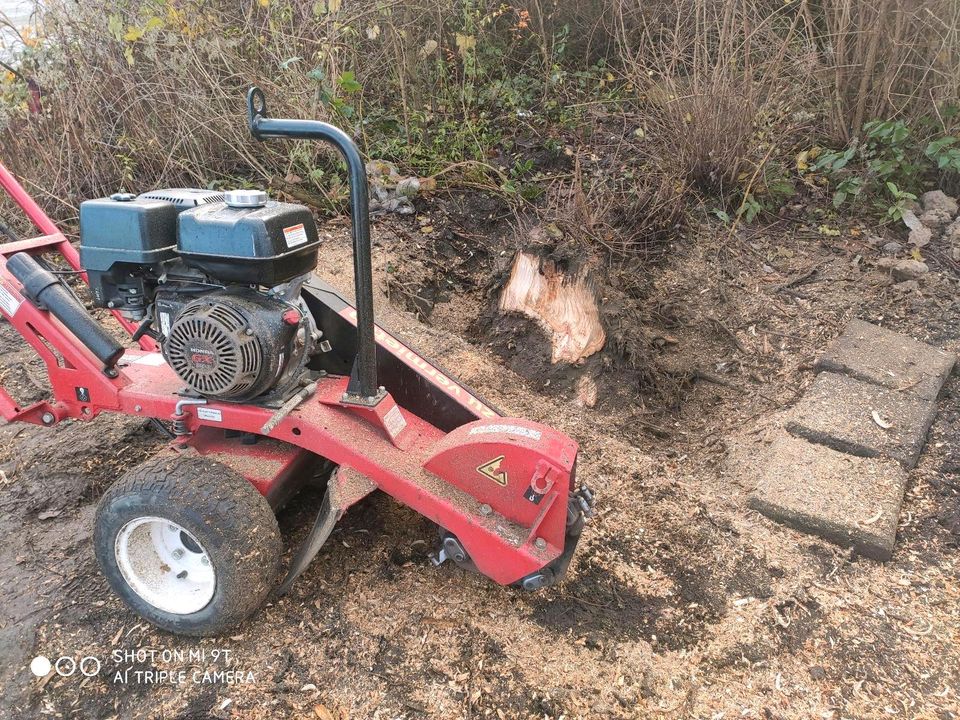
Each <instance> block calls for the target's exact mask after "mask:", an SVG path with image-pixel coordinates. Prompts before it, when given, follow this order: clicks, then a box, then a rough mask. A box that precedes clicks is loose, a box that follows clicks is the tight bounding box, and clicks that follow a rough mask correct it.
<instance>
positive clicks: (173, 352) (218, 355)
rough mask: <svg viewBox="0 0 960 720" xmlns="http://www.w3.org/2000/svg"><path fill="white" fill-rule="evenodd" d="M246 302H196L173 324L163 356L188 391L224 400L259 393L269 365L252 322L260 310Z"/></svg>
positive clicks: (224, 299)
mask: <svg viewBox="0 0 960 720" xmlns="http://www.w3.org/2000/svg"><path fill="white" fill-rule="evenodd" d="M249 304H251V303H250V302H249V301H244V300H242V299H240V298H232V297H229V296H219V297H217V298H216V299H213V298H210V299H202V300H196V301H194V302H192V303H190V304H189V305H187V306H186V307H185V308H184V309H183V311H182V312H181V313H180V314H179V315H178V316H177V318H176V320H174V322H173V324H172V325H171V326H170V332H169V334H168V336H167V339H166V342H165V343H164V348H163V349H164V355H165V356H166V358H167V362H168V363H169V364H170V367H172V368H173V370H174V372H176V373H177V375H179V376H180V379H181V380H183V381H184V382H185V383H186V384H187V385H188V386H189V387H190V388H191V389H193V390H195V391H197V392H199V393H200V394H202V395H205V396H209V397H217V398H223V399H241V398H246V397H251V396H252V395H255V394H257V393H258V392H260V390H261V388H260V387H259V386H260V385H262V380H263V377H264V374H265V373H264V370H265V367H264V366H265V365H266V364H268V363H267V362H266V358H265V354H264V348H262V347H261V343H260V339H259V338H258V336H257V335H258V333H257V332H256V330H255V327H254V323H255V320H254V322H251V320H253V318H251V312H250V311H251V310H253V311H254V314H255V313H256V311H257V309H258V308H256V307H252V308H250V307H245V305H249ZM267 379H268V381H269V376H268V378H267Z"/></svg>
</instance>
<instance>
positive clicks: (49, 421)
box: [40, 412, 57, 425]
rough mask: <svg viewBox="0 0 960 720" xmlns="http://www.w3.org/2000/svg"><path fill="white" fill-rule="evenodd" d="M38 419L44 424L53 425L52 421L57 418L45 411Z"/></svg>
mask: <svg viewBox="0 0 960 720" xmlns="http://www.w3.org/2000/svg"><path fill="white" fill-rule="evenodd" d="M40 419H41V420H43V424H44V425H53V421H54V420H56V419H57V418H55V417H54V415H53V413H48V412H45V413H44V414H43V415H41V416H40Z"/></svg>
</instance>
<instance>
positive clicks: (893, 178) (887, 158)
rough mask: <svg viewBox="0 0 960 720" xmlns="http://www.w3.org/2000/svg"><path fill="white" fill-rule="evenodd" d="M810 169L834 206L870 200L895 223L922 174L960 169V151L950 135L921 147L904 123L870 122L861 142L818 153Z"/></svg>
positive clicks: (914, 193) (865, 126) (913, 192)
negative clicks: (825, 186) (827, 189)
mask: <svg viewBox="0 0 960 720" xmlns="http://www.w3.org/2000/svg"><path fill="white" fill-rule="evenodd" d="M812 170H813V171H814V172H819V173H821V174H822V175H823V176H824V177H825V178H826V179H827V180H828V181H829V182H830V184H831V186H832V187H833V206H834V207H835V208H840V207H841V206H842V205H844V204H845V203H848V202H856V201H858V200H861V199H863V198H874V199H876V200H877V201H878V202H879V203H880V206H881V210H882V211H884V212H885V214H886V216H887V217H888V218H890V219H891V220H899V219H900V218H901V217H903V213H904V211H905V210H906V209H907V208H908V207H909V205H910V203H911V202H912V201H914V200H916V192H915V191H917V190H919V189H920V187H921V186H922V183H923V180H924V178H925V177H926V176H928V175H929V174H931V173H932V172H933V171H934V170H940V171H950V170H960V147H957V139H956V138H955V137H953V136H945V137H941V138H938V139H935V140H931V141H929V142H928V143H927V144H926V145H925V146H924V145H923V143H922V141H921V140H920V139H918V138H917V137H916V136H915V135H914V133H913V132H912V131H911V129H910V127H908V125H907V124H906V123H905V122H904V121H902V120H872V121H870V122H868V123H866V124H864V126H863V139H862V140H857V139H854V140H853V141H851V143H850V144H849V145H848V146H847V147H846V148H842V149H840V150H827V151H825V152H822V153H821V154H820V155H819V157H818V158H817V160H816V162H815V163H814V164H813V166H812ZM884 190H886V193H884ZM891 197H892V199H893V202H892V204H890V203H889V202H888V200H889V198H891Z"/></svg>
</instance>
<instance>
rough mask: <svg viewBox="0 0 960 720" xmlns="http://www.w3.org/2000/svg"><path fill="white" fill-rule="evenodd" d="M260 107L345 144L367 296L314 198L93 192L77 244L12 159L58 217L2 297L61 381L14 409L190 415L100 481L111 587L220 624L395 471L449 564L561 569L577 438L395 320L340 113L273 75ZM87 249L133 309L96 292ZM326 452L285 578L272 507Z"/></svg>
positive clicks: (571, 540) (184, 617) (145, 609)
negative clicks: (276, 99) (378, 275)
mask: <svg viewBox="0 0 960 720" xmlns="http://www.w3.org/2000/svg"><path fill="white" fill-rule="evenodd" d="M247 111H248V118H247V119H248V122H249V126H250V131H251V133H252V135H253V137H254V138H256V139H257V140H264V139H267V138H300V139H314V140H320V141H325V142H327V143H330V144H332V145H333V146H335V147H336V149H337V150H339V152H340V153H341V154H342V156H343V159H344V160H345V162H346V166H347V170H348V172H349V179H350V201H351V221H352V231H353V263H354V268H353V270H354V283H355V287H354V291H355V293H354V295H355V303H356V304H355V305H352V304H351V303H350V302H348V301H347V300H346V299H344V297H343V296H342V295H341V294H340V293H339V292H338V291H337V290H336V289H334V288H333V287H330V286H329V285H327V284H325V283H324V282H322V281H321V280H320V279H319V278H317V277H316V276H315V275H314V274H313V270H314V269H315V267H316V266H317V262H318V256H319V254H320V253H319V246H320V239H319V235H318V232H317V226H316V224H315V221H314V219H313V216H312V215H311V213H310V211H309V210H307V208H305V207H302V206H299V205H294V204H288V203H283V202H277V201H274V200H270V199H268V198H267V196H266V194H265V193H263V192H260V191H253V190H235V191H229V192H224V193H220V192H215V191H209V190H198V189H182V188H177V189H167V190H155V191H151V192H145V193H143V194H140V195H133V194H128V193H118V194H115V195H112V196H110V197H107V198H101V199H96V200H88V201H86V202H83V203H82V204H81V206H80V243H79V250H78V249H77V248H75V247H74V246H73V245H72V244H71V243H70V242H69V241H68V240H67V239H66V238H65V236H64V235H63V234H62V233H60V231H58V229H57V227H56V226H55V225H54V224H53V222H52V221H51V220H50V219H49V218H48V217H47V216H46V215H45V214H44V213H43V211H42V210H41V209H40V207H39V206H38V205H37V204H36V203H35V202H34V201H33V200H32V199H31V197H30V196H29V195H28V194H27V193H26V192H25V191H24V189H23V188H22V187H21V185H20V184H19V183H18V181H17V180H16V179H15V178H14V177H13V175H11V174H10V173H9V172H8V171H7V170H6V169H5V168H4V167H3V166H2V165H0V185H2V186H3V188H4V189H5V190H6V192H7V193H8V194H9V195H10V196H11V197H12V198H13V200H15V201H16V202H17V204H18V205H19V206H20V207H21V208H22V210H23V211H24V212H25V213H26V215H27V216H28V217H29V218H30V220H31V221H32V222H33V224H35V225H36V226H37V227H38V228H39V229H40V231H41V233H42V235H41V236H39V237H35V238H33V239H16V238H14V239H12V241H10V242H7V243H5V244H2V245H0V312H2V314H3V316H4V318H6V320H7V321H8V322H9V323H10V325H11V326H12V327H13V328H14V329H16V330H17V331H18V332H19V333H20V334H21V335H22V336H23V337H24V339H25V340H26V341H27V342H28V343H29V344H30V345H31V346H32V347H33V349H34V350H35V351H36V352H37V353H38V355H39V356H40V358H42V360H43V361H44V363H45V364H46V369H47V372H48V375H49V381H50V387H51V396H50V398H49V399H47V400H43V401H41V402H37V403H34V404H31V405H26V406H22V405H20V404H18V403H17V401H16V400H15V399H14V398H13V397H11V395H10V394H9V393H8V392H7V391H6V390H5V389H3V387H2V386H0V411H2V413H3V416H4V418H6V420H7V421H10V422H12V421H21V422H29V423H34V424H37V425H46V426H54V425H56V424H57V423H59V422H61V421H63V420H65V419H68V418H69V419H72V420H78V421H84V422H86V421H92V420H94V418H96V417H97V416H98V415H100V414H101V413H105V412H117V413H126V414H128V415H134V416H138V417H143V418H145V419H150V421H151V422H153V423H154V424H156V425H157V426H158V428H159V429H161V430H163V431H165V432H166V433H167V434H168V436H169V437H170V444H169V447H167V448H166V449H165V450H164V451H162V452H161V453H160V454H158V455H157V456H155V457H153V458H151V459H149V460H148V461H147V462H145V463H144V464H142V465H140V466H139V467H137V468H135V469H133V470H131V471H129V472H127V473H126V474H125V475H124V476H122V477H121V478H119V479H118V480H117V481H116V482H115V483H114V484H113V485H112V486H111V487H110V488H108V489H107V491H106V492H105V494H104V495H103V497H102V499H101V501H100V505H99V508H98V511H97V516H96V522H95V527H94V533H93V539H94V546H95V547H94V549H95V553H96V556H97V560H98V562H99V564H100V567H101V569H102V571H103V573H104V574H105V576H106V578H107V580H108V581H109V583H110V585H111V587H112V588H113V589H114V591H115V592H116V593H117V594H118V595H119V596H120V597H121V598H122V600H123V601H124V602H125V603H126V604H127V605H128V606H129V607H130V608H131V609H133V610H134V611H135V612H136V613H138V614H139V615H140V616H142V617H143V618H145V619H146V620H148V621H150V622H151V623H153V624H155V625H157V626H159V627H161V628H163V629H166V630H169V631H172V632H177V633H182V634H192V635H215V634H221V633H223V632H225V631H226V630H228V629H229V628H230V627H232V626H233V625H236V624H237V623H239V622H240V621H242V620H243V619H244V618H246V617H247V616H249V615H250V614H251V613H252V612H253V611H255V610H256V609H257V608H258V607H259V606H260V605H261V604H262V603H263V602H264V601H265V600H266V599H267V598H268V597H269V596H270V595H271V593H277V594H282V593H284V592H286V591H287V590H288V589H289V588H290V586H291V583H293V581H294V580H295V579H296V578H297V576H298V575H300V574H301V573H302V572H303V570H304V569H305V568H306V567H307V565H308V564H309V563H310V561H311V560H312V559H313V558H314V557H315V556H316V554H317V552H318V550H319V549H320V548H321V546H322V545H323V544H324V542H325V541H326V540H327V538H328V537H329V536H330V534H331V532H332V531H333V529H334V525H335V523H336V522H337V520H338V519H340V518H341V517H342V516H343V514H344V513H345V512H346V511H347V509H348V508H349V507H350V506H351V505H353V504H354V503H356V502H358V501H359V500H361V499H362V498H363V497H365V496H366V495H368V494H369V493H371V492H372V491H373V490H376V489H379V490H383V491H384V492H386V493H388V494H389V495H392V496H393V497H394V498H395V499H396V500H398V501H399V502H401V503H403V504H405V505H407V506H409V507H411V508H413V509H414V510H416V511H417V512H419V513H421V514H423V515H424V516H426V517H427V518H429V519H430V520H431V521H433V522H434V523H436V524H437V525H438V526H439V528H440V530H439V533H440V537H439V548H438V551H437V553H436V555H435V556H434V562H435V563H436V564H439V563H441V562H443V561H444V560H447V559H449V560H452V561H453V562H454V563H456V564H458V565H461V566H464V567H467V568H470V569H472V570H476V571H478V572H479V573H482V574H483V575H486V576H487V577H489V578H490V579H492V580H493V581H495V582H497V583H500V584H502V585H512V586H515V587H518V588H522V589H523V590H537V589H540V588H544V587H547V586H550V585H552V584H554V583H556V582H557V581H558V580H559V579H560V578H561V577H562V576H563V575H564V573H565V571H566V569H567V566H568V564H569V562H570V559H571V556H572V555H573V552H574V549H575V547H576V545H577V541H578V539H579V537H580V533H581V530H582V528H583V525H584V522H585V519H586V518H587V517H589V516H590V515H591V514H592V506H593V497H592V494H591V491H590V490H589V489H588V488H586V487H578V486H577V484H576V462H577V444H576V442H574V441H573V440H572V439H570V438H569V437H567V436H566V435H564V434H563V433H560V432H557V431H556V430H553V429H551V428H549V427H546V426H544V425H541V424H538V423H536V422H531V421H529V420H524V419H521V418H512V417H504V416H503V415H502V414H501V413H500V412H499V411H498V410H497V409H496V408H495V407H493V406H492V405H491V404H490V403H489V402H487V401H485V400H484V399H483V398H481V397H480V396H478V395H477V393H475V392H473V391H472V390H471V389H470V388H468V387H467V386H466V385H464V384H463V383H462V382H460V381H458V380H457V379H456V378H454V377H453V376H452V375H451V374H450V373H449V372H447V371H446V370H444V369H443V368H442V367H440V366H439V365H438V364H437V363H435V362H432V361H430V360H428V359H426V358H424V357H423V356H421V355H420V354H419V353H418V352H417V351H416V350H414V349H413V348H411V347H410V346H409V345H407V344H406V343H405V342H404V341H403V340H401V339H400V338H398V337H396V336H394V335H392V334H390V333H388V332H387V331H385V330H383V329H382V328H381V327H379V326H377V325H375V324H374V319H373V289H372V277H371V258H370V232H369V213H368V199H367V178H366V174H365V168H364V163H363V161H362V159H361V156H360V153H359V151H358V149H357V147H356V145H355V144H354V143H353V141H352V140H351V139H350V137H349V136H348V135H346V134H345V133H344V132H342V131H341V130H339V129H338V128H336V127H335V126H333V125H329V124H327V123H323V122H319V121H314V120H294V119H276V118H271V117H269V115H268V113H267V109H266V102H265V98H264V95H263V93H262V92H261V91H260V90H259V89H258V88H252V89H251V90H250V92H249V94H248V96H247ZM52 255H53V256H55V255H59V256H60V260H59V261H57V262H52V261H51V256H52ZM64 261H65V263H66V265H68V266H69V267H70V268H72V270H67V269H61V268H64V267H65V266H64ZM71 273H72V274H73V275H75V276H79V277H80V278H82V280H84V281H85V282H86V283H87V285H88V286H89V296H90V298H91V300H92V304H93V305H94V306H95V307H98V308H105V309H108V310H109V312H110V313H112V314H113V316H114V317H115V318H116V320H117V321H119V326H120V327H118V328H115V329H114V331H113V332H111V331H108V330H107V329H106V328H105V327H104V326H103V325H101V324H100V323H99V322H97V321H96V320H95V319H94V317H93V316H92V315H91V314H89V313H88V311H87V309H86V307H85V306H84V304H83V303H81V302H80V300H79V299H78V296H77V295H76V294H75V292H74V290H73V289H72V288H71V286H70V284H69V283H67V282H66V281H65V280H66V279H67V277H68V276H69V274H71ZM121 337H122V338H123V342H121V340H120V339H119V338H121ZM318 474H322V475H325V476H326V477H327V483H326V492H325V495H324V496H323V501H322V503H321V506H320V510H319V514H318V516H317V518H316V521H315V523H314V525H313V526H312V528H311V529H310V530H309V532H307V533H306V537H305V539H304V540H303V541H302V544H301V545H300V547H299V548H298V549H297V550H296V551H294V552H292V553H291V555H292V559H291V560H290V562H289V567H288V568H287V569H286V573H285V577H284V578H283V579H281V564H282V556H283V543H282V540H281V536H280V532H279V529H278V526H277V520H276V515H275V512H276V510H277V508H279V507H280V506H281V505H283V504H284V503H286V502H288V501H290V500H291V498H294V497H295V493H296V492H297V491H298V490H299V489H301V488H302V487H303V485H304V483H305V482H306V481H307V480H308V479H310V478H312V477H316V476H317V475H318Z"/></svg>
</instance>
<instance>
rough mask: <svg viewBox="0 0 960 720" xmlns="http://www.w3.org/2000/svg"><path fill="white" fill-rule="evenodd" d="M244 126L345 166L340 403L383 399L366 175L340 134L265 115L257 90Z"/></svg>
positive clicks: (345, 137)
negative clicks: (327, 147)
mask: <svg viewBox="0 0 960 720" xmlns="http://www.w3.org/2000/svg"><path fill="white" fill-rule="evenodd" d="M247 122H248V124H249V126H250V134H251V135H253V137H254V138H256V139H257V140H264V139H266V138H274V137H288V138H301V139H305V140H323V141H325V142H328V143H330V144H331V145H333V146H334V147H336V148H337V150H339V151H340V154H341V155H343V159H344V160H345V161H346V163H347V171H348V173H349V175H350V220H351V225H352V227H353V282H354V290H355V294H356V303H357V357H356V359H355V360H354V363H353V372H351V374H350V382H349V384H348V385H347V394H346V396H345V397H344V400H345V401H347V402H354V403H359V404H364V405H375V404H376V403H377V402H378V401H379V400H380V398H381V397H382V395H383V391H382V390H380V388H379V387H378V385H377V349H376V340H375V339H374V331H373V269H372V266H371V259H370V207H369V199H368V192H367V172H366V168H365V167H364V163H363V159H362V158H361V157H360V151H359V150H358V149H357V146H356V144H355V143H354V142H353V140H351V139H350V136H349V135H347V134H346V133H345V132H343V130H341V129H340V128H338V127H336V126H335V125H331V124H329V123H325V122H320V121H319V120H285V119H279V118H271V117H268V115H267V101H266V97H265V96H264V94H263V91H262V90H261V89H260V88H258V87H252V88H250V90H249V92H248V93H247Z"/></svg>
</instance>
